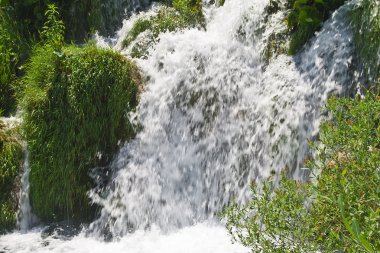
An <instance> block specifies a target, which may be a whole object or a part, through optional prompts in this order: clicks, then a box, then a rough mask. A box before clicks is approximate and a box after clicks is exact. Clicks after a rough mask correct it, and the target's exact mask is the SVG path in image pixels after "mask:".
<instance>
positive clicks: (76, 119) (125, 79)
mask: <svg viewBox="0 0 380 253" xmlns="http://www.w3.org/2000/svg"><path fill="white" fill-rule="evenodd" d="M57 14H58V13H57V9H56V8H55V7H54V6H51V7H50V8H49V10H48V12H47V17H48V21H47V22H46V23H45V29H44V31H43V32H42V36H43V38H44V43H43V44H41V45H39V46H37V47H35V49H34V52H33V56H32V58H31V60H30V62H29V64H28V66H27V72H26V76H25V77H24V78H23V80H22V85H23V93H22V96H21V97H22V98H21V107H22V110H23V125H22V127H23V132H24V135H25V138H26V141H27V144H28V149H29V153H30V166H31V173H30V184H31V186H30V197H31V204H32V208H33V211H34V212H35V214H37V216H38V217H39V218H40V219H42V220H43V221H47V222H49V221H57V220H63V219H69V220H76V221H90V220H91V219H92V218H93V217H94V211H95V208H94V207H93V206H91V204H90V200H89V198H88V196H87V191H88V190H90V189H91V188H92V187H93V186H94V185H93V183H92V179H91V178H90V177H89V172H90V169H92V168H96V167H104V169H106V167H107V166H108V165H109V163H110V162H111V159H112V156H113V154H115V153H116V151H117V149H118V143H123V142H124V141H125V140H127V139H129V138H131V137H133V135H134V131H133V128H132V125H131V123H130V121H129V118H128V112H129V111H131V110H133V108H134V107H135V106H136V104H137V92H138V84H139V82H140V77H139V74H138V72H137V70H136V67H135V66H134V65H133V63H132V62H130V61H128V60H126V59H125V58H124V57H123V56H121V55H120V54H118V53H116V52H114V51H112V50H106V49H98V48H96V47H95V46H93V45H85V46H83V47H77V46H65V45H64V43H63V34H64V33H63V23H62V22H61V21H60V20H59V19H57ZM79 207H80V208H79Z"/></svg>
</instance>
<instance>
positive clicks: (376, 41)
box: [352, 0, 380, 83]
mask: <svg viewBox="0 0 380 253" xmlns="http://www.w3.org/2000/svg"><path fill="white" fill-rule="evenodd" d="M352 23H353V29H354V34H355V37H354V42H355V45H356V50H357V52H358V56H359V57H358V58H359V59H360V60H361V65H362V68H363V72H364V75H365V77H366V78H367V79H368V82H369V83H372V82H374V81H375V79H376V78H377V77H378V76H380V60H379V59H380V5H379V3H378V1H376V0H363V1H362V2H361V3H360V5H359V6H358V8H356V9H355V10H354V11H353V13H352Z"/></svg>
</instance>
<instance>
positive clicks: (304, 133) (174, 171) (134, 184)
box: [0, 0, 355, 253]
mask: <svg viewBox="0 0 380 253" xmlns="http://www.w3.org/2000/svg"><path fill="white" fill-rule="evenodd" d="M268 3H269V0H226V3H225V5H224V6H223V7H220V8H215V7H213V6H211V5H210V7H206V9H205V13H206V21H207V27H206V29H205V30H199V29H190V30H186V31H184V32H176V33H165V34H162V35H161V36H160V41H159V42H158V43H157V44H156V45H154V46H153V47H152V48H151V49H150V52H149V55H148V57H146V58H145V59H139V60H137V64H138V66H139V67H140V68H141V69H142V72H143V74H144V76H145V78H146V85H145V87H144V92H143V93H142V95H141V101H140V105H139V107H138V109H137V111H136V112H135V113H134V114H133V115H131V117H133V118H134V119H135V121H136V123H138V124H139V125H140V126H141V132H139V134H138V135H137V137H136V139H135V140H133V141H132V142H130V143H127V144H126V145H125V146H124V147H123V148H122V149H121V150H120V152H119V154H118V155H117V158H116V159H115V161H114V163H113V172H114V173H113V176H112V180H111V183H110V184H109V185H108V186H107V187H106V189H105V190H104V191H102V192H101V193H99V192H96V191H94V192H92V193H91V197H92V199H93V200H94V202H96V203H98V204H99V205H100V206H101V207H102V212H101V216H100V218H99V219H98V220H96V221H94V222H93V223H92V224H91V226H90V229H89V230H88V231H86V232H83V233H82V234H80V235H79V236H76V237H74V238H73V239H72V240H70V241H65V240H61V239H59V238H58V239H57V238H55V237H54V236H53V237H51V236H50V237H47V238H44V239H43V238H42V237H41V236H40V232H39V230H34V231H33V230H32V231H29V232H28V233H26V234H23V233H13V234H9V235H6V236H3V237H0V252H1V251H2V250H3V251H4V250H5V251H7V252H8V251H10V252H48V251H49V252H50V251H52V252H131V253H137V252H138V253H145V252H146V253H148V252H149V253H155V252H173V253H174V252H176V253H181V252H191V253H195V252H199V253H207V252H210V253H211V252H218V253H223V252H226V253H227V252H229V253H231V252H248V251H249V250H248V249H245V248H243V247H242V246H240V245H237V244H234V245H233V244H231V242H230V238H229V236H228V235H227V231H225V230H224V228H223V226H222V225H221V224H220V223H219V222H218V218H217V217H216V215H217V213H218V212H219V211H220V210H221V209H222V207H223V206H224V205H226V204H227V203H228V202H229V201H230V200H231V199H233V198H234V199H236V200H237V201H240V202H244V201H246V200H247V198H248V197H249V193H250V191H249V186H250V182H252V181H254V180H260V179H261V178H263V177H267V176H270V175H272V174H277V173H279V172H280V171H282V170H284V169H288V170H289V171H290V172H293V174H294V176H295V177H301V176H302V172H303V170H302V167H303V166H305V165H304V159H305V158H307V157H308V156H310V155H311V154H310V150H309V148H308V140H312V139H313V138H315V136H316V135H317V134H318V128H319V124H320V120H321V117H322V116H321V115H322V114H323V110H322V108H323V105H324V104H325V103H326V100H327V98H328V96H329V95H330V94H331V93H348V92H351V91H352V85H350V84H353V83H354V80H355V75H354V74H355V73H354V70H353V61H354V59H352V56H353V55H354V54H353V51H352V50H353V47H352V34H351V31H350V28H349V24H348V23H347V21H346V19H345V17H347V16H348V15H347V12H348V11H349V10H350V9H351V8H352V2H351V3H348V4H346V5H345V6H343V7H342V8H340V9H339V10H338V11H337V12H336V13H335V14H334V15H333V16H332V18H331V19H330V20H328V21H327V22H326V23H325V24H324V27H323V29H322V30H321V32H319V34H318V35H317V36H316V37H315V38H314V39H313V40H312V41H311V42H310V44H309V45H308V46H307V47H306V48H305V49H304V50H303V51H302V52H301V53H300V54H299V55H297V56H296V57H290V56H286V55H280V56H278V57H277V58H275V59H273V60H272V61H271V62H270V63H269V64H268V65H267V66H264V64H263V63H262V60H261V58H262V57H261V54H260V53H261V52H262V51H263V49H264V47H265V44H266V42H267V40H268V36H269V35H270V34H271V33H273V32H276V31H279V30H281V29H284V25H285V24H284V23H283V22H282V18H283V15H284V14H283V13H278V14H276V15H277V16H276V17H274V18H272V19H270V20H269V21H268V20H265V18H264V13H265V7H266V6H267V4H268ZM132 19H133V17H132ZM124 26H125V27H124V28H123V29H122V30H121V31H120V32H119V35H118V37H117V38H115V39H114V41H115V40H116V41H117V40H119V42H116V43H114V44H115V48H119V47H120V41H121V40H122V39H123V36H125V33H126V32H127V31H128V29H130V27H131V24H130V21H125V23H124ZM258 28H260V29H258ZM124 53H126V54H128V50H126V51H124ZM343 84H344V86H343ZM104 233H108V234H111V235H113V236H114V237H116V238H119V240H115V241H114V242H110V243H105V242H102V241H101V240H99V238H98V237H99V236H102V235H104Z"/></svg>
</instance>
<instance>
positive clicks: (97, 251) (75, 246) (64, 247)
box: [0, 224, 249, 253]
mask: <svg viewBox="0 0 380 253" xmlns="http://www.w3.org/2000/svg"><path fill="white" fill-rule="evenodd" d="M1 251H5V252H9V253H16V252H17V253H28V252H39V253H43V252H53V253H66V252H73V253H89V252H91V253H108V252H109V253H121V252H125V253H216V252H218V253H248V252H249V250H248V249H246V248H244V247H242V246H240V245H238V244H232V243H231V241H230V238H229V236H228V235H227V232H226V230H225V229H224V228H223V227H221V226H214V225H209V224H198V225H196V226H192V227H188V228H184V229H181V230H179V231H176V232H175V233H169V234H162V233H161V232H160V230H159V229H157V228H153V229H152V230H151V231H137V232H135V233H134V234H133V235H130V236H126V237H124V238H122V239H120V240H119V241H117V242H112V243H105V242H102V241H99V240H96V239H94V238H86V237H84V236H83V235H79V236H77V237H75V238H73V239H72V240H70V241H63V240H59V239H54V238H53V237H49V238H46V239H42V238H41V234H40V231H38V230H37V231H31V232H29V233H27V234H20V233H13V234H9V235H6V236H2V237H0V252H1Z"/></svg>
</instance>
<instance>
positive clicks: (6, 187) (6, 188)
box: [0, 120, 22, 233]
mask: <svg viewBox="0 0 380 253" xmlns="http://www.w3.org/2000/svg"><path fill="white" fill-rule="evenodd" d="M21 166H22V147H21V145H20V143H19V141H18V137H17V131H16V130H15V129H9V128H8V127H6V126H5V124H4V123H3V122H2V121H1V120H0V233H4V232H6V231H10V230H11V229H13V228H14V227H15V225H16V216H17V209H18V197H19V191H20V187H19V185H20V183H19V182H20V181H19V174H20V169H21Z"/></svg>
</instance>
